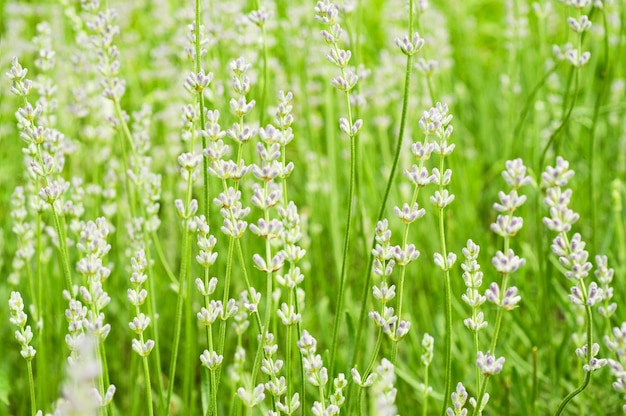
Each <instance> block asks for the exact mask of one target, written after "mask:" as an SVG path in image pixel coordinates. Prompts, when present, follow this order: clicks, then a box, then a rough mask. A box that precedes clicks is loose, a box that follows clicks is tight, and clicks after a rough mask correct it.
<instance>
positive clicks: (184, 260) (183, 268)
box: [165, 220, 190, 415]
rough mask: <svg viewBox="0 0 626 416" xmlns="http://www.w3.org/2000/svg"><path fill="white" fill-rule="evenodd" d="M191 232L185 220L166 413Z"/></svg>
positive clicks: (181, 310) (175, 352)
mask: <svg viewBox="0 0 626 416" xmlns="http://www.w3.org/2000/svg"><path fill="white" fill-rule="evenodd" d="M189 240H190V239H189V232H188V231H187V220H185V221H183V253H182V259H181V260H182V261H181V266H180V279H179V282H180V283H179V285H178V300H177V301H176V318H175V321H174V322H175V324H174V339H173V345H172V356H171V359H170V371H169V376H168V377H169V385H168V386H167V400H166V402H165V405H166V409H165V411H166V414H167V415H169V414H170V410H171V404H172V393H173V392H174V384H175V383H174V382H175V380H174V378H175V377H176V361H177V360H178V347H179V344H180V333H181V328H182V321H183V299H184V298H185V291H186V287H185V286H186V284H187V281H186V279H185V274H186V270H187V264H186V263H187V257H188V256H189V249H190V248H189V244H190V243H189Z"/></svg>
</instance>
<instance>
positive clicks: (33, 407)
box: [26, 360, 37, 416]
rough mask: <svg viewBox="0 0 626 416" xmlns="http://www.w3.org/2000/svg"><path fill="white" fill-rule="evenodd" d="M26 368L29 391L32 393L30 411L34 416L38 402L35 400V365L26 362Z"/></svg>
mask: <svg viewBox="0 0 626 416" xmlns="http://www.w3.org/2000/svg"><path fill="white" fill-rule="evenodd" d="M26 367H27V369H28V390H29V392H30V411H31V413H32V415H33V416H35V414H36V413H37V401H36V400H35V380H34V378H33V363H32V362H31V361H29V360H27V361H26Z"/></svg>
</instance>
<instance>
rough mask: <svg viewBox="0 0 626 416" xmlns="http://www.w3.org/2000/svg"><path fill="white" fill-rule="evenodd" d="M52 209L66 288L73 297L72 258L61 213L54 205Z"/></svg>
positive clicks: (51, 205)
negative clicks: (60, 216) (62, 224)
mask: <svg viewBox="0 0 626 416" xmlns="http://www.w3.org/2000/svg"><path fill="white" fill-rule="evenodd" d="M50 207H51V208H52V216H53V217H54V226H55V228H56V232H57V236H58V239H59V251H60V252H61V263H62V264H63V276H65V287H66V288H67V290H68V292H70V294H71V295H72V296H74V295H75V294H74V288H73V286H72V273H71V271H70V256H69V252H68V250H67V238H65V231H64V229H63V227H62V226H61V219H60V218H59V213H58V212H57V210H56V208H55V207H54V203H53V204H50Z"/></svg>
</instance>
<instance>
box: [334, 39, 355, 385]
mask: <svg viewBox="0 0 626 416" xmlns="http://www.w3.org/2000/svg"><path fill="white" fill-rule="evenodd" d="M334 48H335V49H336V50H338V47H337V44H336V43H335V44H334ZM341 75H342V77H343V78H344V79H345V78H346V72H345V68H341ZM345 100H346V108H347V111H348V126H349V127H348V128H350V129H351V128H352V126H353V125H354V122H353V119H352V107H351V105H350V92H349V91H346V93H345ZM349 139H350V185H349V189H348V208H347V209H346V216H347V222H346V228H345V233H344V239H343V255H342V259H341V275H340V278H339V294H338V298H337V306H336V308H335V318H334V323H333V338H332V344H331V346H330V362H329V365H328V374H329V377H330V378H331V379H332V377H333V375H334V371H335V358H336V357H335V356H336V353H337V337H338V335H339V327H340V326H341V317H342V315H343V301H344V297H345V290H346V272H347V267H348V250H349V247H350V234H351V230H352V211H353V207H352V205H353V202H354V198H355V188H356V165H357V160H356V135H354V134H353V133H352V132H350V133H349ZM331 384H332V383H329V386H328V387H329V388H330V387H331Z"/></svg>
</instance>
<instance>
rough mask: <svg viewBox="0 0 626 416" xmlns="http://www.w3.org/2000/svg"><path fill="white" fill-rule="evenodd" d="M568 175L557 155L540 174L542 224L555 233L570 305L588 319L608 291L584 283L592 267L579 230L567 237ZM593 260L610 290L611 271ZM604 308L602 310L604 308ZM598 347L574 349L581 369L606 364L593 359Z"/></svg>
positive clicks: (572, 217) (572, 215)
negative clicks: (580, 309)
mask: <svg viewBox="0 0 626 416" xmlns="http://www.w3.org/2000/svg"><path fill="white" fill-rule="evenodd" d="M572 176H574V171H573V170H570V169H569V163H568V162H567V161H566V160H565V159H563V158H562V157H560V156H559V157H557V159H556V165H555V166H554V167H552V166H548V167H547V168H546V170H545V172H543V173H542V174H541V188H542V189H544V190H545V195H546V196H545V198H544V203H545V205H546V206H547V207H548V208H549V210H550V217H544V218H543V224H544V225H545V226H546V227H547V228H548V229H550V230H551V231H554V232H555V233H557V235H556V237H555V238H554V239H553V240H552V245H551V249H552V252H553V253H554V254H555V255H556V256H557V257H558V259H559V263H560V264H561V266H562V267H563V268H564V269H565V272H564V274H565V277H567V278H568V279H569V280H571V281H572V282H573V283H574V286H573V287H572V288H571V291H570V295H569V299H570V301H571V302H572V304H573V305H575V306H578V307H584V308H585V309H587V310H588V314H587V315H588V318H589V319H590V316H591V308H592V307H593V306H594V305H597V304H599V303H600V302H602V301H604V300H605V299H610V296H611V294H610V293H609V294H608V295H605V292H604V289H603V288H602V287H599V286H598V284H597V282H591V283H589V284H587V283H586V278H587V277H588V276H589V272H590V271H591V269H592V267H593V265H592V264H591V262H589V261H588V258H589V252H588V251H587V250H585V242H584V241H583V240H582V237H581V235H580V234H579V233H574V235H573V236H572V237H571V238H570V237H569V235H568V233H569V232H570V231H571V228H572V225H573V224H574V223H575V222H576V221H577V220H578V218H579V215H578V213H576V212H574V211H573V210H572V209H571V208H569V203H570V201H571V197H572V190H571V189H569V188H568V189H565V190H563V188H564V187H565V186H567V183H568V181H569V180H570V179H571V178H572ZM597 260H598V262H599V264H600V266H599V269H598V273H596V276H598V277H599V278H601V279H602V280H601V282H602V284H603V286H605V289H608V290H609V292H610V287H609V286H608V283H609V282H610V278H609V277H607V276H609V275H610V274H611V273H610V272H609V270H608V268H607V265H606V262H605V259H604V258H603V257H597ZM605 307H606V306H605ZM604 311H605V313H606V311H607V310H606V309H604ZM590 329H591V322H587V333H588V339H591V337H590V336H589V335H590V334H589V331H590ZM598 349H599V347H598V345H597V344H592V345H591V347H590V346H589V345H588V344H585V345H583V346H582V347H580V348H578V349H577V350H576V355H577V356H578V357H579V358H581V359H583V360H585V361H586V362H585V364H584V366H583V369H584V370H585V371H588V372H589V371H595V370H597V369H599V368H600V367H602V366H603V365H604V364H606V361H604V360H598V359H596V358H595V356H596V355H597V353H598Z"/></svg>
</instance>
